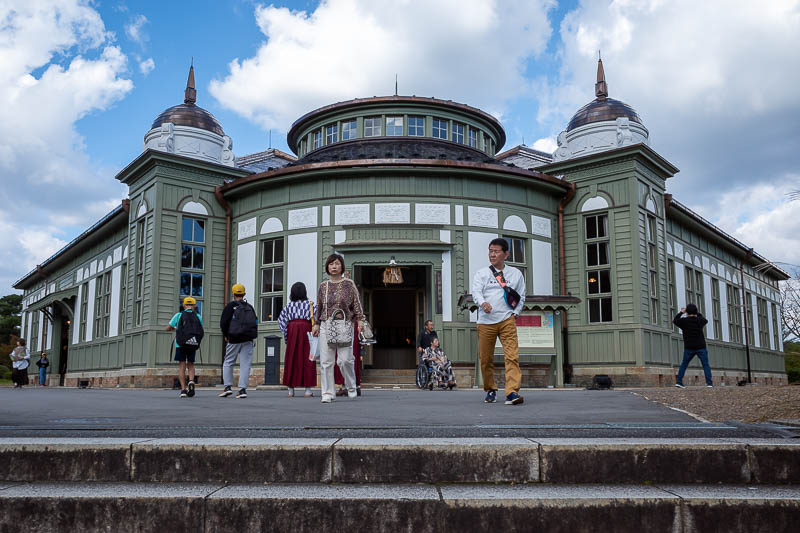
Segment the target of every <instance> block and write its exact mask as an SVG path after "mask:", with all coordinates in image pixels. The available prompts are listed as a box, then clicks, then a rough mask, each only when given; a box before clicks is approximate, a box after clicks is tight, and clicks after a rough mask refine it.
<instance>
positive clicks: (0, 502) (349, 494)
mask: <svg viewBox="0 0 800 533" xmlns="http://www.w3.org/2000/svg"><path fill="white" fill-rule="evenodd" d="M0 508H2V509H3V513H2V514H0V530H2V531H16V532H28V531H37V532H39V531H82V532H94V531H131V532H133V531H169V532H170V533H182V532H184V531H185V532H198V531H204V532H205V531H208V532H217V531H296V532H313V533H318V532H320V531H391V532H396V531H408V532H412V531H413V532H415V533H416V532H420V533H428V532H430V533H433V532H447V531H458V532H462V531H490V530H494V531H548V532H554V533H560V532H570V533H572V532H582V531H604V532H631V531H647V532H648V533H659V532H665V533H666V532H669V533H693V532H703V533H707V532H716V531H720V532H726V533H731V532H754V531H763V532H770V533H776V532H782V531H792V530H795V529H794V528H796V526H797V524H798V523H800V487H798V486H796V485H792V486H779V487H774V486H754V487H748V486H730V485H650V486H630V485H549V484H535V485H514V486H508V485H429V484H421V485H383V484H377V485H376V484H371V485H326V484H302V483H297V484H269V485H265V484H233V485H226V484H223V483H216V484H164V483H130V482H129V483H17V484H8V483H5V484H2V483H0ZM792 524H795V525H794V526H792Z"/></svg>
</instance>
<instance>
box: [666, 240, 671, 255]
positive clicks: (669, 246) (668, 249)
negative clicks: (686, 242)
mask: <svg viewBox="0 0 800 533" xmlns="http://www.w3.org/2000/svg"><path fill="white" fill-rule="evenodd" d="M667 255H672V245H671V244H670V243H669V242H667Z"/></svg>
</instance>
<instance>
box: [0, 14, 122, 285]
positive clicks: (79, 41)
mask: <svg viewBox="0 0 800 533" xmlns="http://www.w3.org/2000/svg"><path fill="white" fill-rule="evenodd" d="M0 20H3V21H4V27H3V31H2V32H0V57H3V58H4V60H3V61H2V62H0V97H2V101H3V102H4V106H2V107H0V172H2V174H3V187H2V188H0V204H1V205H3V209H2V211H1V212H0V214H1V215H2V216H0V285H2V286H4V287H7V288H8V287H10V286H11V284H12V283H13V282H14V281H15V280H16V279H17V278H19V277H20V275H22V274H24V273H25V272H27V271H28V270H29V269H31V268H33V267H34V266H35V265H36V264H37V263H40V262H41V261H42V260H44V259H46V258H47V257H48V256H49V255H50V254H52V253H53V252H54V251H56V250H58V249H59V248H61V247H62V246H63V245H64V244H65V241H66V240H67V237H65V236H66V235H68V234H70V232H74V231H75V230H76V228H75V227H72V226H77V227H78V228H81V229H82V227H85V226H87V225H88V224H90V223H91V222H93V221H95V220H97V219H98V218H100V217H101V216H102V215H103V214H105V213H104V212H100V211H102V210H103V209H106V208H107V207H108V206H109V205H110V204H111V203H112V201H114V202H119V201H120V199H121V198H122V197H124V194H125V192H124V189H123V188H122V187H121V186H120V185H119V184H117V183H112V182H113V181H114V180H109V174H113V172H110V171H109V169H103V168H97V167H96V166H94V165H92V164H91V162H90V161H89V158H88V156H87V154H86V153H85V152H84V149H83V139H82V138H81V136H80V135H79V134H78V133H77V131H76V130H75V122H76V121H77V120H79V119H80V118H81V117H84V116H86V115H87V114H88V113H92V112H96V111H101V110H104V109H107V108H108V107H109V106H111V105H112V104H113V103H114V102H116V101H118V100H119V99H121V98H122V97H124V96H125V94H127V93H128V92H129V91H130V90H131V89H132V87H133V84H132V83H131V81H130V80H128V79H125V78H124V77H123V76H124V73H125V72H126V70H127V58H126V57H125V55H124V54H123V53H122V51H121V50H120V49H119V48H118V47H117V46H114V45H113V43H112V38H111V35H110V34H109V32H107V31H106V29H105V26H104V24H103V21H102V19H101V18H100V16H99V14H98V13H97V12H96V11H95V10H94V9H92V8H91V7H90V6H89V5H88V4H87V3H86V2H82V1H78V0H75V1H69V2H68V1H52V2H47V1H36V2H32V1H25V2H22V1H20V2H14V5H13V7H12V6H10V5H9V4H8V3H4V4H2V5H0ZM34 72H36V73H38V77H37V76H36V75H34Z"/></svg>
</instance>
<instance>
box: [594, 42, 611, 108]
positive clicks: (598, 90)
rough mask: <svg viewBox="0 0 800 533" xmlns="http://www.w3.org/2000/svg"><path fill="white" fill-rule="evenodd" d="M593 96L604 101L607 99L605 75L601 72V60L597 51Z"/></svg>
mask: <svg viewBox="0 0 800 533" xmlns="http://www.w3.org/2000/svg"><path fill="white" fill-rule="evenodd" d="M594 95H595V96H596V97H597V98H600V99H603V100H605V99H606V98H608V85H606V73H605V71H603V60H602V59H601V58H600V51H599V50H598V51H597V83H595V84H594Z"/></svg>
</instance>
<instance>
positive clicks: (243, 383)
mask: <svg viewBox="0 0 800 533" xmlns="http://www.w3.org/2000/svg"><path fill="white" fill-rule="evenodd" d="M231 292H232V293H233V300H231V301H230V302H228V305H226V306H225V309H223V310H222V317H220V320H219V327H220V329H221V330H222V336H223V337H224V338H225V342H226V343H227V344H226V345H225V361H224V362H223V363H222V382H223V385H224V386H225V388H224V389H223V390H222V392H221V393H220V394H219V397H220V398H227V397H228V396H230V395H231V394H233V390H231V387H232V386H233V365H234V364H236V359H237V358H238V359H239V392H238V393H237V394H236V397H237V398H240V399H242V398H247V384H248V383H249V382H250V365H251V364H252V362H253V347H254V343H253V339H255V337H256V332H253V333H252V334H242V333H236V332H235V331H232V328H231V322H232V321H233V320H234V318H236V319H237V320H244V319H247V320H248V321H254V324H248V325H250V326H252V329H255V328H256V327H257V325H258V321H257V319H256V316H255V310H253V306H251V305H250V304H249V303H247V301H246V300H245V299H244V296H245V293H246V291H245V287H244V285H242V284H241V283H237V284H236V285H234V286H233V287H232V288H231ZM240 306H246V307H242V309H241V310H239V309H238V308H239V307H240ZM237 310H238V311H239V312H237ZM239 317H241V318H239ZM248 317H249V319H248ZM240 329H241V328H240V327H239V326H238V325H237V327H236V328H235V330H237V331H238V330H240Z"/></svg>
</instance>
